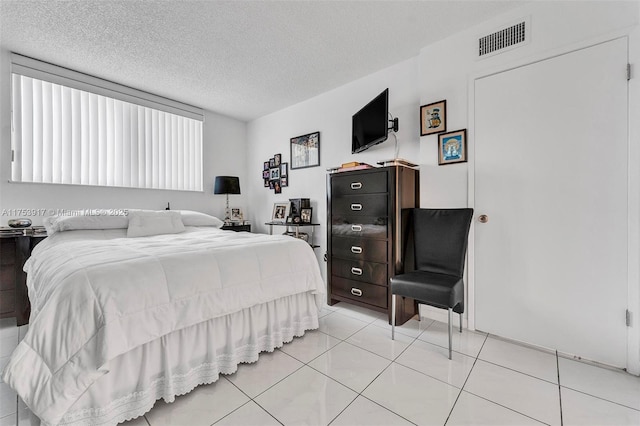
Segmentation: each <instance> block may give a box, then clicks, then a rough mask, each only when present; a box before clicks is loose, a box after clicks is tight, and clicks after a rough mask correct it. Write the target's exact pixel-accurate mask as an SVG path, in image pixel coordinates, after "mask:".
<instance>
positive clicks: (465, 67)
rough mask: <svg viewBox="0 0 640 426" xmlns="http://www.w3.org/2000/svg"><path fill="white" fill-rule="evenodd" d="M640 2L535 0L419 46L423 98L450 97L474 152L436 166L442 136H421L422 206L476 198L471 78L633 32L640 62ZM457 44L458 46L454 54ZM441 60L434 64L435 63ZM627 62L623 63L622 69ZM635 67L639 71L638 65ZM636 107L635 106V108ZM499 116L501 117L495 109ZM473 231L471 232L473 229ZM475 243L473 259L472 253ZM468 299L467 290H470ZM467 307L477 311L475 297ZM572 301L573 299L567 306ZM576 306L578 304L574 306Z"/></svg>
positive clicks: (635, 343) (635, 90)
mask: <svg viewBox="0 0 640 426" xmlns="http://www.w3.org/2000/svg"><path fill="white" fill-rule="evenodd" d="M639 14H640V11H639V3H638V2H554V3H551V2H533V3H531V4H529V5H527V6H526V7H524V8H521V9H518V10H515V11H512V12H510V13H508V14H505V15H502V16H499V17H496V18H495V19H493V20H491V21H488V22H486V23H483V24H482V25H479V26H477V27H474V28H471V29H469V30H467V31H465V32H462V33H459V34H456V35H455V36H453V37H450V38H448V39H445V40H443V41H441V42H439V43H435V44H433V45H430V46H426V47H425V48H424V49H422V51H421V52H420V56H419V58H420V59H419V64H420V69H421V73H420V74H421V75H424V76H427V75H428V78H423V79H421V81H420V83H421V89H420V93H421V101H422V103H423V104H424V103H429V102H433V101H436V100H439V99H447V109H448V127H449V129H452V130H453V129H457V128H467V129H468V137H469V140H468V143H469V145H470V155H471V157H470V160H469V163H466V164H456V165H451V166H446V167H438V166H437V162H438V160H437V149H436V147H437V136H427V137H422V138H421V141H420V164H421V203H422V206H424V207H432V206H433V207H437V206H452V207H453V206H456V207H462V206H467V205H470V206H473V190H472V188H470V187H469V185H472V184H473V179H472V176H471V179H469V177H470V176H469V175H470V174H472V173H473V115H474V109H473V108H474V107H473V80H474V78H478V77H480V76H485V75H490V74H492V73H496V72H500V71H504V70H507V69H510V68H514V67H517V66H521V65H524V64H527V63H532V62H535V61H539V60H543V59H546V58H550V57H553V56H556V55H560V54H564V53H567V52H569V51H572V50H576V49H579V48H583V47H587V46H589V45H592V44H595V43H600V42H603V41H607V40H610V39H613V38H616V37H620V36H627V35H628V36H630V38H629V51H630V62H631V63H633V64H635V66H636V68H637V67H638V66H640V63H638V60H639V59H640V57H639V52H640V34H638V33H639V31H640V30H639V29H638V22H640V19H639ZM526 17H528V18H530V21H529V22H530V24H531V32H530V35H531V37H530V42H529V43H528V44H526V45H524V46H522V47H518V48H515V49H513V50H510V51H507V52H505V53H502V54H498V55H495V56H491V57H488V58H486V59H477V58H476V52H475V47H476V45H477V44H476V43H477V42H476V40H477V39H478V37H479V36H482V35H486V34H489V33H492V32H494V31H496V30H499V29H501V28H504V26H506V25H508V24H511V23H515V21H516V20H519V19H521V18H526ZM451 52H455V55H452V53H451ZM434 63H435V64H438V65H439V66H437V67H434V66H433V64H434ZM623 73H624V70H621V77H622V75H623ZM636 74H637V73H636ZM636 79H637V76H636V77H635V79H634V80H632V81H631V82H630V86H629V94H630V119H629V124H630V128H629V131H630V139H629V140H630V150H629V156H630V161H629V166H630V167H629V174H630V180H629V217H630V223H629V232H630V238H629V247H628V248H629V271H628V275H629V282H630V285H629V302H630V306H629V309H630V310H632V311H633V312H635V317H636V320H635V323H634V324H633V325H632V328H631V331H630V333H629V339H628V347H629V352H628V354H629V370H630V371H631V372H633V373H634V374H640V324H638V322H639V321H638V317H639V316H640V296H639V292H640V280H639V277H640V273H639V268H640V262H638V257H640V256H639V255H640V249H639V247H638V241H639V240H640V232H639V228H638V226H639V222H640V176H639V175H640V166H638V164H640V152H639V151H640V149H639V147H638V137H637V136H638V134H640V122H639V121H638V120H637V119H636V117H637V109H638V102H639V98H640V87H639V86H638V82H637V81H635V80H636ZM634 111H635V113H634ZM496 119H499V117H496ZM471 238H473V233H472V237H471ZM472 250H473V248H472V247H470V260H472V259H473V253H472ZM469 266H470V267H469V268H468V272H469V276H470V279H469V280H468V281H467V282H468V286H469V288H468V290H470V291H471V292H473V262H472V261H471V262H470V265H469ZM468 299H469V298H468ZM469 302H470V303H469V307H470V309H469V310H468V312H467V313H468V314H469V315H470V319H471V320H472V319H473V313H472V309H473V306H472V300H469ZM569 309H571V307H570V308H569ZM573 309H580V308H579V307H573ZM422 313H423V315H427V316H431V317H436V318H443V317H441V312H440V311H438V310H435V309H433V308H430V307H424V308H423V309H422Z"/></svg>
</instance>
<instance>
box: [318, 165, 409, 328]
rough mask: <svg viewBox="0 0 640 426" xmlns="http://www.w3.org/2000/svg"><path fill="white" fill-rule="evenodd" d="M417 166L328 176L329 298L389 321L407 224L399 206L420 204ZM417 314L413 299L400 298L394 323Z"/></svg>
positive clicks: (390, 167) (332, 301)
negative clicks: (391, 283)
mask: <svg viewBox="0 0 640 426" xmlns="http://www.w3.org/2000/svg"><path fill="white" fill-rule="evenodd" d="M419 194H420V189H419V171H418V170H416V169H414V168H410V167H403V166H389V167H379V168H372V169H368V170H356V171H346V172H341V173H330V174H328V175H327V215H328V217H327V278H328V292H327V299H328V300H327V302H328V304H329V305H334V304H335V303H337V302H347V303H352V304H355V305H359V306H363V307H366V308H370V309H373V310H377V311H380V312H386V313H387V315H388V319H389V322H390V321H391V293H390V292H389V278H391V277H392V276H394V275H396V274H398V273H401V272H402V270H401V265H402V259H403V256H404V253H403V247H402V244H401V240H402V238H401V237H402V235H403V232H404V231H405V227H406V225H407V223H405V221H404V220H403V218H402V216H401V214H400V211H401V210H402V209H405V208H414V207H418V206H419V205H420V200H419ZM416 313H417V306H416V304H415V302H414V301H413V300H412V299H408V298H403V299H401V300H399V301H398V304H397V310H396V324H403V323H404V322H406V321H407V320H409V319H410V318H411V317H413V316H414V315H415V314H416Z"/></svg>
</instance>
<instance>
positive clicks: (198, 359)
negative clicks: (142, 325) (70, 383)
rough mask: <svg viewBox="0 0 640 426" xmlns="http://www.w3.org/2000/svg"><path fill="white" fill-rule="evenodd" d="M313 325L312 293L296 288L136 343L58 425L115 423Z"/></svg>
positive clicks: (315, 318) (226, 371)
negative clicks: (137, 344)
mask: <svg viewBox="0 0 640 426" xmlns="http://www.w3.org/2000/svg"><path fill="white" fill-rule="evenodd" d="M316 328H318V308H317V305H316V301H315V296H314V295H313V294H311V292H308V293H301V294H297V295H293V296H288V297H285V298H282V299H278V300H275V301H272V302H267V303H264V304H261V305H257V306H254V307H252V308H248V309H245V310H243V311H240V312H236V313H233V314H230V315H227V316H224V317H220V318H215V319H212V320H209V321H206V322H203V323H200V324H198V325H195V326H193V327H189V328H186V329H182V330H178V331H175V332H173V333H170V334H168V335H166V336H162V337H160V338H158V339H156V340H154V341H152V342H149V343H147V344H145V345H142V346H140V347H137V348H135V349H133V350H132V351H130V352H127V353H125V354H123V355H121V356H119V357H117V358H115V359H113V360H112V361H110V362H109V363H108V364H107V365H106V368H107V369H108V370H109V373H108V374H105V375H104V376H102V377H100V378H99V379H98V380H97V381H96V382H95V383H94V384H93V385H92V386H91V387H90V388H89V389H88V391H87V392H86V393H84V394H83V395H82V396H81V397H80V399H78V401H76V402H75V403H74V405H73V406H72V407H71V408H70V410H69V411H68V412H67V413H66V414H65V416H64V417H63V419H62V422H61V423H60V424H61V425H74V426H78V425H114V424H117V423H120V422H123V421H126V420H131V419H133V418H136V417H139V416H141V415H143V414H144V413H146V412H148V411H149V410H151V408H152V407H153V405H154V404H155V402H156V400H158V399H160V398H162V399H164V400H165V401H167V402H173V401H174V400H175V397H176V396H178V395H183V394H186V393H188V392H190V391H191V390H193V389H194V388H195V387H196V386H198V385H201V384H207V383H213V382H215V381H216V380H218V378H219V375H220V374H232V373H234V372H235V371H236V370H237V368H238V364H240V363H251V362H255V361H257V360H258V354H259V353H260V352H263V351H267V352H273V350H274V349H276V348H279V347H281V346H282V345H283V343H287V342H290V341H291V340H293V338H294V336H302V335H303V334H304V332H305V331H306V330H313V329H316Z"/></svg>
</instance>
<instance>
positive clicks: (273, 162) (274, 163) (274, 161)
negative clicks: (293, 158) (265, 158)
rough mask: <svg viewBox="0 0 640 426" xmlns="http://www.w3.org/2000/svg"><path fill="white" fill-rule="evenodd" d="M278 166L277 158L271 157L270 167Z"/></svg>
mask: <svg viewBox="0 0 640 426" xmlns="http://www.w3.org/2000/svg"><path fill="white" fill-rule="evenodd" d="M275 166H276V160H275V158H273V157H272V158H269V168H270V169H272V168H274V167H275Z"/></svg>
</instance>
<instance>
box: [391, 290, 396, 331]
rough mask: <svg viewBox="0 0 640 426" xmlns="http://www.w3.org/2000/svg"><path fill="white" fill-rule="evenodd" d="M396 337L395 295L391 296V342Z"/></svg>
mask: <svg viewBox="0 0 640 426" xmlns="http://www.w3.org/2000/svg"><path fill="white" fill-rule="evenodd" d="M395 337H396V295H395V294H392V295H391V340H395Z"/></svg>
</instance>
